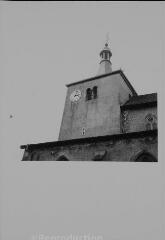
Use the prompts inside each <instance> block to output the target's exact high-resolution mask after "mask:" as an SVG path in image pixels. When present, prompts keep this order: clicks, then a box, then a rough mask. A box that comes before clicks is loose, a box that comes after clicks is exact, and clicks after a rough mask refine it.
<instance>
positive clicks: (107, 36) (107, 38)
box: [105, 32, 109, 47]
mask: <svg viewBox="0 0 165 240" xmlns="http://www.w3.org/2000/svg"><path fill="white" fill-rule="evenodd" d="M108 44H109V32H107V34H106V43H105V46H106V47H108Z"/></svg>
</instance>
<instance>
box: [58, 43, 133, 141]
mask: <svg viewBox="0 0 165 240" xmlns="http://www.w3.org/2000/svg"><path fill="white" fill-rule="evenodd" d="M111 56H112V53H111V50H110V48H109V46H108V43H106V44H105V47H104V48H103V50H102V51H101V52H100V57H101V60H100V65H99V70H98V74H97V75H96V76H95V77H92V78H88V79H85V80H82V81H78V82H74V83H70V84H68V85H67V88H68V89H67V95H66V101H65V107H64V112H63V118H62V123H61V128H60V134H59V140H60V141H61V140H69V139H77V138H86V137H95V136H105V135H110V134H118V133H120V132H121V127H120V106H121V105H122V104H124V103H125V102H126V101H127V100H128V99H129V97H131V96H133V95H136V92H135V90H134V89H133V87H132V86H131V84H130V83H129V81H128V80H127V78H126V77H125V75H124V73H123V72H122V71H121V70H118V71H112V64H111V61H110V59H111Z"/></svg>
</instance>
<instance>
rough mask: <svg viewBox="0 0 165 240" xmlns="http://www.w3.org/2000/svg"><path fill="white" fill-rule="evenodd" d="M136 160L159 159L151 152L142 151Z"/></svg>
mask: <svg viewBox="0 0 165 240" xmlns="http://www.w3.org/2000/svg"><path fill="white" fill-rule="evenodd" d="M135 162H157V159H156V158H155V157H154V156H153V155H151V154H150V153H142V154H140V155H139V156H138V157H137V158H136V159H135Z"/></svg>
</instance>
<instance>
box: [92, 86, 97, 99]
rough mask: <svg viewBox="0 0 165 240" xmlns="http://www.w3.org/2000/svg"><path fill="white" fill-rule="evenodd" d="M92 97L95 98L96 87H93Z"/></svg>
mask: <svg viewBox="0 0 165 240" xmlns="http://www.w3.org/2000/svg"><path fill="white" fill-rule="evenodd" d="M93 98H94V99H96V98H97V87H96V86H95V87H93Z"/></svg>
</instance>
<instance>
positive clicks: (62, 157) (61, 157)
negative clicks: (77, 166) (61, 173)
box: [56, 155, 69, 161]
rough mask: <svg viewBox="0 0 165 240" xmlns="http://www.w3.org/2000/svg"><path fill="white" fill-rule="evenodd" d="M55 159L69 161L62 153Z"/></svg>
mask: <svg viewBox="0 0 165 240" xmlns="http://www.w3.org/2000/svg"><path fill="white" fill-rule="evenodd" d="M56 161H69V159H68V158H67V157H65V156H64V155H62V156H60V157H59V158H58V159H57V160H56Z"/></svg>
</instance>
